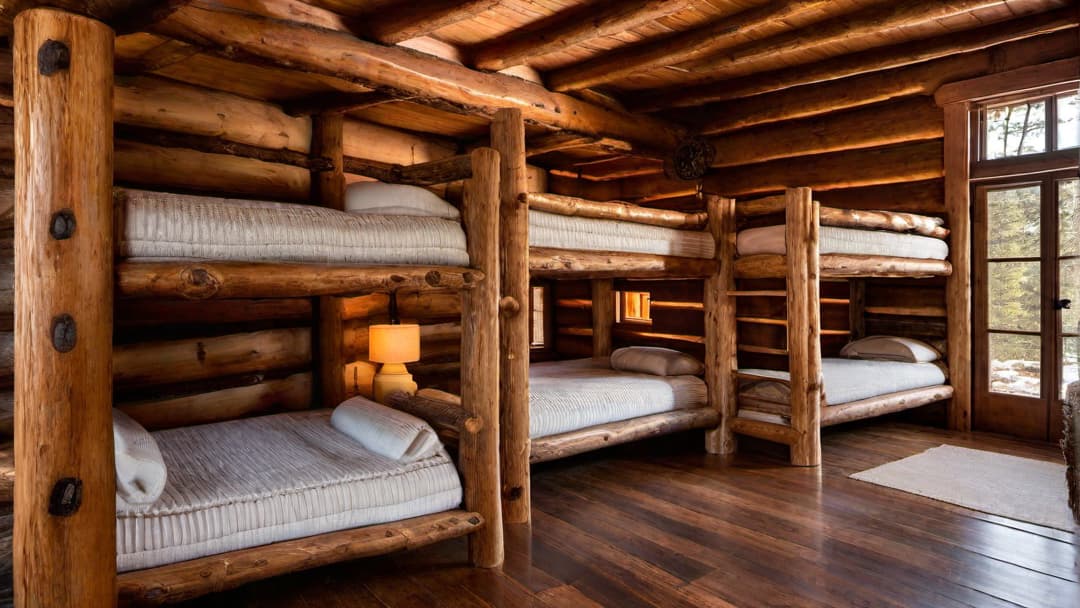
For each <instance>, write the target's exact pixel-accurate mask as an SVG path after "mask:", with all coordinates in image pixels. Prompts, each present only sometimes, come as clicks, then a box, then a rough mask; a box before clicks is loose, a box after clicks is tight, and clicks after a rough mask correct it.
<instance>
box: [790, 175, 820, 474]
mask: <svg viewBox="0 0 1080 608" xmlns="http://www.w3.org/2000/svg"><path fill="white" fill-rule="evenodd" d="M785 198H786V205H787V220H786V235H785V238H786V241H787V256H786V258H787V315H788V318H787V334H788V336H787V342H788V364H789V371H790V372H791V426H792V428H794V429H795V431H796V432H797V433H798V439H796V441H795V443H794V444H793V445H792V446H791V463H792V464H794V465H798V466H818V465H819V464H821V384H822V380H821V307H820V301H821V298H820V284H819V282H818V270H819V257H818V232H819V216H820V211H819V210H818V203H817V201H815V200H813V197H812V196H811V192H810V189H809V188H789V189H788V190H787V192H786V193H785Z"/></svg>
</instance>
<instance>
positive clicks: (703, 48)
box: [547, 0, 830, 91]
mask: <svg viewBox="0 0 1080 608" xmlns="http://www.w3.org/2000/svg"><path fill="white" fill-rule="evenodd" d="M829 3H830V2H829V0H791V1H789V0H777V1H774V2H770V3H768V4H766V5H764V6H759V7H755V8H752V9H749V10H745V11H742V12H739V13H736V14H734V15H731V16H728V17H724V18H722V19H719V20H717V21H714V22H712V23H708V24H706V25H703V26H701V27H699V28H696V29H694V30H691V31H689V32H680V33H677V34H673V35H671V36H665V37H664V38H661V39H657V40H647V41H645V42H643V43H640V44H636V45H633V46H629V47H626V48H623V49H619V50H616V51H612V52H610V53H605V54H603V55H600V56H598V57H596V58H593V59H590V60H587V61H583V62H581V63H577V64H574V65H571V66H568V67H565V68H562V69H558V70H554V71H552V72H551V73H549V74H548V75H547V82H548V86H550V87H551V88H552V89H554V90H556V91H577V90H581V89H585V88H588V87H592V86H596V85H602V84H606V83H609V82H613V81H615V80H618V79H620V78H623V77H625V76H628V75H630V74H633V73H635V72H642V71H645V70H649V69H652V68H658V67H663V66H668V65H675V64H679V63H683V62H685V61H688V60H690V59H694V58H696V57H701V56H704V55H706V54H714V53H718V52H720V51H723V50H724V49H728V48H731V47H732V46H734V45H735V44H736V42H735V40H734V36H733V34H743V35H752V34H753V33H754V32H756V31H758V30H760V29H763V28H767V27H773V24H774V22H775V21H777V20H781V19H785V18H788V17H791V16H792V15H795V14H798V13H799V12H802V11H805V10H811V9H818V8H821V7H824V6H826V5H828V4H829Z"/></svg>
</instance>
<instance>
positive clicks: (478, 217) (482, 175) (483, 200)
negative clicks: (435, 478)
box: [414, 148, 503, 568]
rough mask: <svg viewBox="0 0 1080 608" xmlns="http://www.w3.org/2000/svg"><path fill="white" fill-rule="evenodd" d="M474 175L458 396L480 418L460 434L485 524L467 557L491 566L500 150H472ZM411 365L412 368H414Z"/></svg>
mask: <svg viewBox="0 0 1080 608" xmlns="http://www.w3.org/2000/svg"><path fill="white" fill-rule="evenodd" d="M472 158H473V176H472V178H471V179H469V180H468V181H467V182H466V183H465V204H464V209H463V219H464V223H465V234H466V235H467V237H468V249H469V260H470V262H471V264H472V266H473V267H474V268H478V269H480V270H481V271H482V272H483V273H484V275H485V276H486V278H485V279H484V280H483V281H481V282H480V284H479V285H477V286H476V287H475V288H474V289H472V290H470V291H467V292H465V293H464V294H463V295H462V296H461V402H462V404H463V406H464V407H465V409H466V411H468V412H469V414H470V415H472V416H473V417H475V418H479V419H481V420H482V421H483V425H484V426H483V428H482V429H481V430H480V431H479V432H478V433H476V434H472V435H466V436H463V437H462V438H461V444H460V446H459V450H458V456H459V462H460V465H459V466H460V467H461V472H462V475H463V477H464V478H465V508H466V509H469V510H470V511H476V512H478V513H480V514H481V515H482V516H483V517H484V521H485V522H486V524H485V526H484V529H483V530H480V531H479V532H477V533H475V534H474V535H473V536H472V537H471V538H470V539H469V559H470V560H471V561H472V563H473V564H474V565H476V566H480V567H484V568H495V567H498V566H499V565H501V564H502V562H503V527H502V509H501V508H500V492H499V373H498V370H499V338H498V336H499V317H498V315H499V279H498V277H499V272H498V264H499V253H498V249H499V212H498V209H499V154H498V153H497V152H495V151H494V150H492V149H490V148H480V149H479V150H475V151H473V153H472ZM414 371H415V370H414Z"/></svg>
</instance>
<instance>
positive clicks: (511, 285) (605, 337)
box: [491, 110, 731, 523]
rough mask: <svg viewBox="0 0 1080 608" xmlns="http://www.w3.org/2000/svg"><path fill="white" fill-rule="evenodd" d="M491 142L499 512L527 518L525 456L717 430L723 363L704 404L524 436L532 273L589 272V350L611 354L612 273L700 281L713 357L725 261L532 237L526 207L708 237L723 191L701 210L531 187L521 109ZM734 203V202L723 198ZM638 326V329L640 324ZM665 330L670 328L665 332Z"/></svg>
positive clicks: (499, 122)
mask: <svg viewBox="0 0 1080 608" xmlns="http://www.w3.org/2000/svg"><path fill="white" fill-rule="evenodd" d="M491 145H492V147H493V148H495V149H496V150H498V151H499V153H500V154H501V156H502V171H503V173H502V184H501V188H502V194H501V197H500V198H501V214H502V215H501V225H500V233H501V243H502V247H501V250H500V263H501V273H502V274H501V280H502V295H503V300H504V302H505V303H506V304H505V305H504V306H502V307H501V312H502V314H501V315H500V322H501V325H500V346H501V349H500V351H501V355H500V357H501V358H500V376H501V381H502V385H501V392H500V407H501V415H500V424H501V441H502V444H501V452H500V456H501V459H502V460H501V468H502V499H503V518H504V520H505V521H507V522H509V523H527V522H529V521H530V519H531V505H530V503H531V497H530V481H529V476H530V471H529V465H530V464H531V463H536V462H544V461H548V460H554V459H557V458H563V457H566V456H570V455H573V454H578V453H581V452H585V451H590V450H595V449H599V448H603V447H606V446H612V445H617V444H620V443H625V442H629V441H636V440H639V439H644V438H647V437H652V436H655V435H660V434H667V433H674V432H678V431H685V430H690V429H716V428H717V425H718V423H719V420H720V417H721V402H720V399H719V396H720V395H721V391H720V389H719V386H718V383H719V381H720V380H719V377H720V376H719V374H718V373H717V370H719V366H716V365H708V364H707V365H706V377H705V381H706V384H707V385H708V396H709V399H708V402H709V403H708V406H707V407H703V408H696V409H692V410H676V411H672V412H664V413H660V414H654V415H651V416H643V417H640V418H635V419H631V420H624V421H620V422H613V423H608V424H601V425H597V426H593V427H588V428H584V429H580V430H575V431H570V432H566V433H561V434H558V435H553V436H549V437H541V438H536V439H530V436H529V358H530V348H529V342H530V338H529V317H528V314H527V313H528V308H527V302H528V297H529V279H530V277H533V278H546V279H588V280H590V281H591V289H592V300H591V303H590V307H591V309H592V330H591V332H590V335H591V337H592V341H593V356H606V355H610V354H611V350H612V337H613V334H614V333H615V332H614V331H613V330H614V324H615V305H614V304H615V300H614V298H615V293H614V290H613V279H616V278H621V279H697V280H704V281H705V282H706V288H705V295H704V302H703V303H702V309H703V310H704V312H705V317H706V322H705V325H706V332H705V333H706V336H705V337H704V339H703V343H704V344H705V350H706V359H707V360H711V359H715V358H716V357H718V356H719V354H718V353H719V348H718V346H717V341H718V340H719V339H720V337H719V334H718V333H716V332H715V331H713V330H712V329H710V327H709V326H710V325H712V324H713V323H712V320H715V319H716V318H717V317H718V315H720V314H721V312H720V311H719V310H718V308H717V307H718V305H719V302H720V299H719V298H718V297H717V295H716V293H715V291H716V290H715V289H714V287H715V286H716V285H719V284H720V283H719V280H718V278H717V277H718V276H719V274H720V272H721V264H720V262H719V258H718V256H714V257H713V258H711V259H705V258H689V257H677V256H666V255H653V254H643V253H625V252H609V251H583V250H569V249H552V248H545V247H532V246H529V245H528V243H529V236H528V235H529V214H528V212H529V210H530V209H535V210H538V211H544V212H547V213H554V214H558V215H563V216H570V217H586V218H594V219H605V220H617V221H621V222H633V223H638V224H644V225H649V226H658V227H664V228H673V229H678V230H691V231H695V230H696V231H704V232H706V234H708V235H709V236H710V237H711V238H713V239H714V240H718V239H720V237H721V234H722V228H721V225H720V219H721V213H720V209H721V207H722V206H723V205H724V204H725V201H729V199H721V198H720V197H716V196H706V197H705V201H706V211H705V212H699V213H684V212H681V211H673V210H665V209H652V208H648V207H642V206H638V205H633V204H630V203H626V202H623V201H593V200H587V199H583V198H578V197H573V196H567V195H560V194H550V193H539V192H529V191H528V184H527V180H526V179H525V172H524V167H525V161H526V148H525V127H524V122H523V120H522V117H521V113H520V112H518V111H516V110H502V111H500V112H499V113H498V114H497V115H496V118H495V120H494V122H493V124H492V132H491ZM729 202H731V201H729ZM639 333H641V332H639ZM665 336H666V337H669V336H667V335H665ZM718 438H719V434H717V433H715V432H709V433H708V434H707V439H706V448H707V449H708V450H709V451H710V452H717V451H719V449H720V448H719V446H718V445H717V444H716V441H717V439H718Z"/></svg>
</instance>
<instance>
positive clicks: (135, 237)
mask: <svg viewBox="0 0 1080 608" xmlns="http://www.w3.org/2000/svg"><path fill="white" fill-rule="evenodd" d="M354 164H355V163H354ZM349 168H350V170H351V171H353V172H355V173H356V174H360V175H364V176H367V177H374V178H376V179H379V180H380V182H357V183H353V184H351V185H350V186H349V187H348V188H347V189H346V188H345V187H344V184H343V183H342V184H341V187H340V188H339V189H337V191H336V193H335V195H334V196H333V197H331V198H332V200H331V201H329V203H330V204H328V205H327V206H318V205H314V204H312V205H304V204H290V203H278V202H267V201H253V200H241V199H225V198H216V197H206V196H194V195H186V194H176V193H163V192H151V191H144V190H128V189H117V190H116V191H115V193H114V202H115V222H116V249H117V263H116V267H115V274H116V286H117V295H118V296H119V297H131V298H145V297H177V298H184V299H196V300H204V299H229V298H290V297H312V296H334V295H339V296H348V295H357V294H362V293H368V292H376V291H394V290H397V289H409V290H415V291H421V290H427V289H455V290H468V289H472V288H473V287H474V286H476V285H477V284H478V283H479V282H480V281H482V280H484V276H485V275H484V272H483V271H482V270H480V269H478V268H475V267H474V265H473V264H470V260H471V259H472V258H473V254H474V250H475V247H476V245H477V243H478V242H479V241H481V240H483V239H495V238H496V235H495V234H488V232H489V231H488V229H487V228H486V227H485V222H483V221H480V220H479V219H478V218H482V217H485V216H490V215H491V214H493V213H495V210H496V209H497V205H498V190H497V189H498V171H499V169H498V154H497V153H496V152H495V151H493V150H491V149H489V148H480V149H477V150H475V151H473V152H472V153H471V154H467V155H461V156H454V157H450V158H446V159H442V160H437V161H432V162H428V163H422V164H417V165H411V166H405V165H392V164H384V163H372V162H365V163H364V164H363V165H362V166H358V167H349ZM462 180H464V188H463V204H462V205H461V209H460V211H459V209H458V208H456V207H454V206H453V205H451V204H450V203H449V202H447V201H445V200H443V199H441V198H439V197H438V196H437V195H436V194H434V193H432V192H430V191H429V190H426V189H424V188H423V187H427V186H434V185H439V184H444V183H455V182H460V181H462ZM333 199H336V200H337V201H340V202H336V203H335V201H334V200H333ZM334 207H338V208H334Z"/></svg>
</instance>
